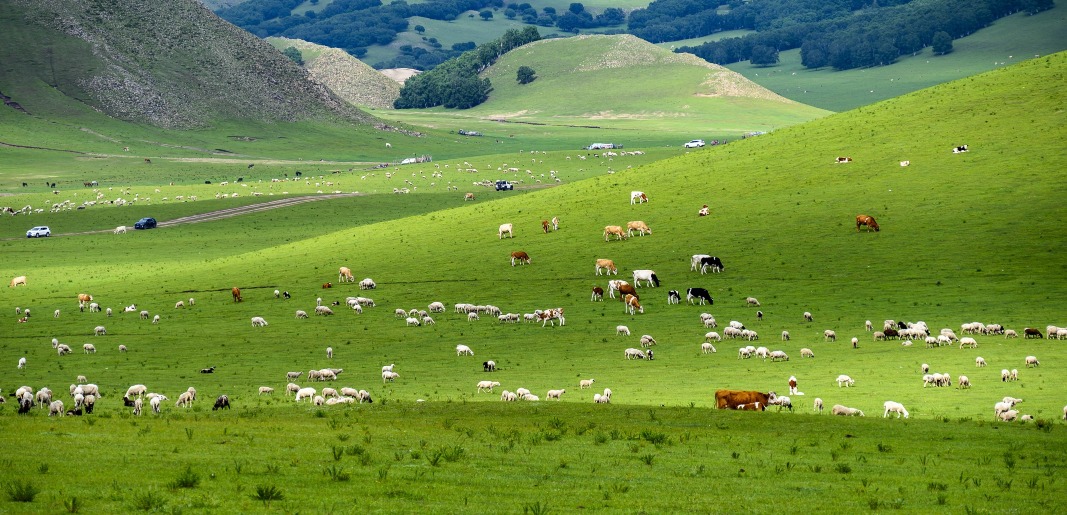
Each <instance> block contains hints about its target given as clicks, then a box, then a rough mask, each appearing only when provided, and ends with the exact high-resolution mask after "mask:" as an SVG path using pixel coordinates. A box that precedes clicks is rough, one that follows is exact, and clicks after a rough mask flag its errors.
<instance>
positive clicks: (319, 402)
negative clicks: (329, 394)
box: [311, 395, 326, 406]
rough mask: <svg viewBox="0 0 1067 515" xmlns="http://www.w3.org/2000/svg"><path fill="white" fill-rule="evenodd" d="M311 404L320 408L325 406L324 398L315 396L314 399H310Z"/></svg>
mask: <svg viewBox="0 0 1067 515" xmlns="http://www.w3.org/2000/svg"><path fill="white" fill-rule="evenodd" d="M311 403H312V404H314V405H316V406H322V405H324V404H326V398H325V397H323V396H321V395H316V396H315V398H313V399H311Z"/></svg>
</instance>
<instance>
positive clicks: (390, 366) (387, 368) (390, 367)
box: [382, 363, 396, 372]
mask: <svg viewBox="0 0 1067 515" xmlns="http://www.w3.org/2000/svg"><path fill="white" fill-rule="evenodd" d="M395 366H396V363H390V364H388V365H385V366H383V367H382V372H392V371H393V367H395Z"/></svg>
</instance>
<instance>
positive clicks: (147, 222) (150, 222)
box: [133, 217, 156, 229]
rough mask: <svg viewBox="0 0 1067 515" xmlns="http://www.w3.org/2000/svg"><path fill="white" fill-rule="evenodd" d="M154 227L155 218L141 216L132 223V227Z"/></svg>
mask: <svg viewBox="0 0 1067 515" xmlns="http://www.w3.org/2000/svg"><path fill="white" fill-rule="evenodd" d="M155 227H156V219H155V218H147V217H146V218H142V219H140V220H138V221H137V223H135V224H133V228H134V229H154V228H155Z"/></svg>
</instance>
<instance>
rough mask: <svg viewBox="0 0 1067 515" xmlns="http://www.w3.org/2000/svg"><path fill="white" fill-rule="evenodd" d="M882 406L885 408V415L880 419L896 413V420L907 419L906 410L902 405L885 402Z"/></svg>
mask: <svg viewBox="0 0 1067 515" xmlns="http://www.w3.org/2000/svg"><path fill="white" fill-rule="evenodd" d="M883 406H885V413H882V418H886V417H888V416H889V414H890V413H896V414H897V418H900V417H904V418H908V410H906V409H904V405H903V404H901V403H899V402H894V401H885V403H884V404H883Z"/></svg>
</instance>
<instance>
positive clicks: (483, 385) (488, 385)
mask: <svg viewBox="0 0 1067 515" xmlns="http://www.w3.org/2000/svg"><path fill="white" fill-rule="evenodd" d="M494 386H500V383H498V382H496V381H478V393H481V392H483V391H487V392H489V393H493V387H494Z"/></svg>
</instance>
